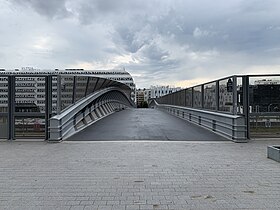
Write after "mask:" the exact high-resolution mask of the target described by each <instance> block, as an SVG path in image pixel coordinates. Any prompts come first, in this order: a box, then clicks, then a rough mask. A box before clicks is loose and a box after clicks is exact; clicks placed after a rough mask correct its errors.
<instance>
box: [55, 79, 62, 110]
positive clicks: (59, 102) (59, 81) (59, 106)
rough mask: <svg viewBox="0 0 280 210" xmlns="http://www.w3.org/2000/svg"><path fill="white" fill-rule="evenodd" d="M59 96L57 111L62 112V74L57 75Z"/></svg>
mask: <svg viewBox="0 0 280 210" xmlns="http://www.w3.org/2000/svg"><path fill="white" fill-rule="evenodd" d="M56 87H57V90H56V92H57V98H56V113H57V114H60V112H61V75H57V84H56Z"/></svg>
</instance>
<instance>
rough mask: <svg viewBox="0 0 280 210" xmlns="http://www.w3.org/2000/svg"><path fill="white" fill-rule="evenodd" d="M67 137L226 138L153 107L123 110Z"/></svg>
mask: <svg viewBox="0 0 280 210" xmlns="http://www.w3.org/2000/svg"><path fill="white" fill-rule="evenodd" d="M67 140H70V141H80V140H83V141H94V140H102V141H106V140H169V141H172V140H177V141H181V140H183V141H189V140H191V141H192V140H199V141H205V140H216V141H217V140H226V139H225V138H223V137H221V136H218V135H217V134H215V133H213V132H211V131H208V130H206V129H203V128H201V127H199V126H197V125H194V124H192V123H189V122H187V121H184V120H182V119H179V118H177V117H175V116H172V115H170V114H168V113H165V112H162V111H159V110H157V109H127V110H124V111H121V112H117V113H115V114H113V115H110V116H108V117H106V118H104V119H102V120H100V121H98V122H96V123H95V124H93V125H91V126H90V127H88V128H86V129H85V130H83V131H82V132H80V133H78V134H76V135H74V136H72V137H71V138H69V139H67Z"/></svg>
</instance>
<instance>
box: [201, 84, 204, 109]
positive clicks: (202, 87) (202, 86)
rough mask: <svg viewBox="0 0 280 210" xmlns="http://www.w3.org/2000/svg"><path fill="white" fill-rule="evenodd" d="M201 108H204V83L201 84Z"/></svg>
mask: <svg viewBox="0 0 280 210" xmlns="http://www.w3.org/2000/svg"><path fill="white" fill-rule="evenodd" d="M201 108H202V109H203V108H204V85H201Z"/></svg>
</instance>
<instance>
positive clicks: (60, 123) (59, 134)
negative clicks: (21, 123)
mask: <svg viewBox="0 0 280 210" xmlns="http://www.w3.org/2000/svg"><path fill="white" fill-rule="evenodd" d="M113 91H117V92H118V93H120V94H121V95H123V96H124V97H125V99H126V101H119V102H118V104H120V105H121V106H126V107H128V106H130V107H133V106H134V104H133V102H132V101H131V99H130V98H128V97H127V95H126V94H125V92H124V91H123V90H122V89H120V88H118V87H108V88H105V89H102V90H99V91H97V92H94V93H92V94H91V95H89V96H88V97H86V98H84V99H82V100H80V101H78V102H77V103H76V104H73V105H72V106H70V107H68V108H67V109H66V110H64V111H63V112H62V113H61V114H59V115H56V116H53V117H52V118H51V119H50V126H49V132H50V141H61V140H64V139H65V138H68V137H70V136H72V135H73V134H75V133H77V132H78V131H79V130H80V129H77V126H76V125H77V121H76V117H77V115H78V114H79V113H81V111H82V110H84V113H87V115H89V114H90V113H91V112H93V111H95V110H98V109H100V108H101V106H104V105H105V104H107V103H116V101H110V100H106V101H107V103H104V104H101V102H97V104H99V105H100V106H96V104H94V101H95V100H96V99H98V98H100V97H102V96H103V95H105V94H107V93H110V92H113ZM89 110H90V111H91V112H90V111H89ZM113 111H114V110H111V112H110V113H112V112H113ZM110 113H105V115H106V116H107V115H108V114H110ZM87 115H86V116H87ZM86 116H84V117H86ZM101 117H105V116H101ZM101 117H100V118H101ZM93 121H95V120H93ZM78 122H80V120H79V121H78ZM75 126H76V127H75ZM85 126H86V125H85Z"/></svg>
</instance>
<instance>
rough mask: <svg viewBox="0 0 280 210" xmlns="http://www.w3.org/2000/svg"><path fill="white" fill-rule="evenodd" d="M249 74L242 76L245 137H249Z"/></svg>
mask: <svg viewBox="0 0 280 210" xmlns="http://www.w3.org/2000/svg"><path fill="white" fill-rule="evenodd" d="M249 85H250V84H249V76H243V77H242V86H243V88H242V89H243V90H242V91H243V113H244V116H245V124H246V127H247V138H248V139H250V113H249V105H250V101H249Z"/></svg>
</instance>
